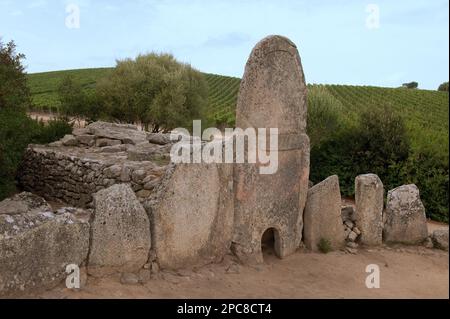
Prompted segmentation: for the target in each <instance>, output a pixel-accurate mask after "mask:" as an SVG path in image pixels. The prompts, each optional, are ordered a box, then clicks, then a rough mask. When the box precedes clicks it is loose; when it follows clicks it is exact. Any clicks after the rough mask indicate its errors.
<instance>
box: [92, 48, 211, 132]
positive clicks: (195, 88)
mask: <svg viewBox="0 0 450 319" xmlns="http://www.w3.org/2000/svg"><path fill="white" fill-rule="evenodd" d="M97 93H98V97H99V101H100V102H101V103H102V104H103V106H104V113H105V114H107V115H109V116H110V117H111V118H112V119H114V120H118V121H122V122H128V123H142V124H143V125H144V127H146V128H148V127H149V126H151V128H152V131H155V132H157V131H159V130H171V129H173V128H176V127H190V126H192V120H194V119H199V118H201V116H202V112H203V110H204V107H205V106H206V102H207V88H206V82H205V80H204V78H203V75H202V74H201V73H200V72H198V71H196V70H194V69H193V68H192V67H191V66H190V65H187V64H182V63H179V62H178V61H176V60H175V58H174V57H173V56H172V55H170V54H155V53H151V54H148V55H140V56H138V57H137V58H136V59H135V60H131V59H128V60H123V61H118V63H117V66H116V68H115V69H114V70H113V72H112V73H111V74H110V76H109V77H107V78H104V79H102V80H101V81H100V82H99V83H98V85H97Z"/></svg>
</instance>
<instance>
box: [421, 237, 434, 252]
mask: <svg viewBox="0 0 450 319" xmlns="http://www.w3.org/2000/svg"><path fill="white" fill-rule="evenodd" d="M423 246H424V247H425V248H428V249H431V248H433V247H434V245H433V240H432V239H431V238H430V237H428V238H427V239H425V242H424V243H423Z"/></svg>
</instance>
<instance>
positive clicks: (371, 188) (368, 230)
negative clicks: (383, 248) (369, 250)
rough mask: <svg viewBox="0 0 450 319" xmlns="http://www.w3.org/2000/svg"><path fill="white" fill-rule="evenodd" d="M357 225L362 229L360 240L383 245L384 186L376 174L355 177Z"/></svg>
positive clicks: (365, 242) (364, 242)
mask: <svg viewBox="0 0 450 319" xmlns="http://www.w3.org/2000/svg"><path fill="white" fill-rule="evenodd" d="M355 201H356V212H355V217H356V226H357V227H358V229H359V230H360V231H361V237H360V242H361V244H365V245H381V244H382V242H383V205H384V188H383V183H382V182H381V180H380V178H379V177H378V176H377V175H375V174H364V175H359V176H357V177H356V179H355Z"/></svg>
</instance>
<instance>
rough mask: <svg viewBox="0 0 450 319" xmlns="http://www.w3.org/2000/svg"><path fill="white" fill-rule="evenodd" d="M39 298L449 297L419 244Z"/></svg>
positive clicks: (445, 279) (441, 267) (440, 254)
mask: <svg viewBox="0 0 450 319" xmlns="http://www.w3.org/2000/svg"><path fill="white" fill-rule="evenodd" d="M369 264H376V265H378V266H379V268H380V288H379V289H368V288H367V287H366V285H365V280H366V277H367V276H368V273H366V272H365V270H366V266H367V265H369ZM31 297H34V298H35V297H38V298H51V299H55V298H56V299H59V298H64V299H65V298H74V299H80V298H94V299H96V298H114V299H116V298H132V299H135V298H149V299H152V298H163V299H173V298H183V299H185V298H187V299H190V298H224V299H233V298H449V255H448V253H447V252H444V251H440V250H435V249H427V248H424V247H408V246H391V247H387V246H383V247H379V248H372V249H360V250H359V252H358V254H356V255H352V254H347V253H344V252H341V251H338V252H332V253H328V254H320V253H308V252H304V251H301V250H300V251H298V252H297V253H296V254H294V255H292V256H289V257H287V258H285V259H283V260H280V259H278V258H277V257H275V256H274V255H273V254H266V255H265V264H264V265H261V266H256V267H249V266H245V267H244V266H239V265H237V264H235V262H234V260H233V257H231V256H227V258H225V260H224V261H223V262H222V263H221V264H212V265H207V266H204V267H201V268H199V269H192V270H183V271H179V272H177V273H172V272H160V273H159V274H157V275H155V276H153V277H152V278H151V279H150V281H148V282H147V283H146V284H137V285H123V284H121V283H120V277H119V276H112V277H109V278H103V279H97V278H92V277H89V278H88V281H87V285H86V286H85V287H84V288H82V289H81V290H79V291H74V290H68V289H66V288H65V287H63V286H62V285H61V286H60V287H57V288H55V289H53V290H51V291H47V292H45V293H43V294H40V295H39V296H31Z"/></svg>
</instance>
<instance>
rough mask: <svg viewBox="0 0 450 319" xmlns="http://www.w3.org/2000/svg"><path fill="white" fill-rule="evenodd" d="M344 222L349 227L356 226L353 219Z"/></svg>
mask: <svg viewBox="0 0 450 319" xmlns="http://www.w3.org/2000/svg"><path fill="white" fill-rule="evenodd" d="M344 224H345V225H346V226H347V227H348V228H353V227H354V226H355V224H354V223H353V222H352V221H351V220H346V221H345V222H344Z"/></svg>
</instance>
